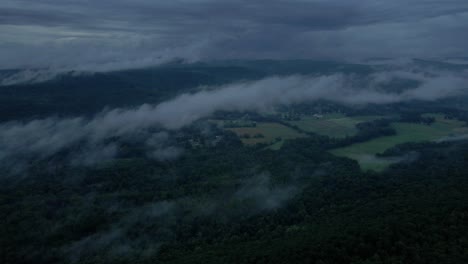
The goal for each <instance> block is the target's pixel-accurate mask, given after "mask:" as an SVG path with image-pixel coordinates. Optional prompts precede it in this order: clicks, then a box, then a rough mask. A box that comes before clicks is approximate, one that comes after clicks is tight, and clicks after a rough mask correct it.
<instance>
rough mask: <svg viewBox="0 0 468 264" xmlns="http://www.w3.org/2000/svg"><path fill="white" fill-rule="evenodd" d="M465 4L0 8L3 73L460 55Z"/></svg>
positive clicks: (370, 0) (400, 0)
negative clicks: (179, 61) (181, 62)
mask: <svg viewBox="0 0 468 264" xmlns="http://www.w3.org/2000/svg"><path fill="white" fill-rule="evenodd" d="M466 47H468V1H467V0H391V1H390V0H287V1H286V0H268V1H267V0H166V1H162V0H1V1H0V68H3V69H4V68H19V67H20V68H34V67H53V68H62V67H66V68H73V69H78V70H86V69H91V70H93V69H96V70H106V69H118V68H130V67H140V66H147V65H152V64H157V63H159V62H163V61H166V60H170V59H173V58H184V59H187V60H205V59H259V58H269V59H294V58H301V59H303V58H310V59H338V60H356V59H358V60H359V59H365V58H369V57H392V58H401V57H403V58H409V57H419V58H423V57H426V58H427V57H431V58H434V57H461V56H463V57H466V56H467V55H466V54H467V53H466Z"/></svg>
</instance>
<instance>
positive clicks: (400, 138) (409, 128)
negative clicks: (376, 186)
mask: <svg viewBox="0 0 468 264" xmlns="http://www.w3.org/2000/svg"><path fill="white" fill-rule="evenodd" d="M431 116H434V117H435V118H436V121H435V122H434V123H433V124H432V125H430V126H428V125H422V124H413V123H393V124H392V127H393V128H395V130H396V131H397V134H396V135H394V136H385V137H379V138H376V139H372V140H369V141H366V142H363V143H357V144H353V145H351V146H348V147H344V148H339V149H335V150H332V151H331V153H333V154H335V155H337V156H343V157H348V158H351V159H354V160H357V161H358V162H359V164H360V166H361V168H362V169H363V170H375V171H381V170H383V169H385V168H386V167H388V166H389V165H390V164H392V163H394V162H396V161H395V160H394V159H382V158H377V157H376V156H375V154H377V153H382V152H384V151H385V150H387V149H389V148H391V147H393V146H396V145H398V144H402V143H407V142H421V141H435V140H440V139H450V138H451V137H454V138H455V137H457V136H461V135H468V127H466V126H465V123H464V122H461V121H458V120H448V119H444V118H443V117H442V116H441V115H431Z"/></svg>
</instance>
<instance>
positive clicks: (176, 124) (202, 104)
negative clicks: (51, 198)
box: [0, 71, 468, 164]
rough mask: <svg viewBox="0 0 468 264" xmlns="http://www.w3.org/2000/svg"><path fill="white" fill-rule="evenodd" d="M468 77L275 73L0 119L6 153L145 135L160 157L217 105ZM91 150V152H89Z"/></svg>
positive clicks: (356, 95) (453, 86)
mask: <svg viewBox="0 0 468 264" xmlns="http://www.w3.org/2000/svg"><path fill="white" fill-rule="evenodd" d="M396 78H411V79H413V80H416V81H418V82H419V83H420V84H419V86H417V87H414V88H411V89H407V90H404V91H399V92H397V91H388V90H385V89H382V88H381V87H382V85H384V84H386V83H388V82H390V81H391V80H393V79H396ZM467 89H468V87H467V82H466V78H464V77H463V76H455V75H451V74H438V75H429V76H428V75H427V74H421V73H410V72H399V71H397V72H383V73H378V74H374V75H371V76H367V77H358V76H354V75H343V74H335V75H325V76H316V77H311V76H289V77H270V78H266V79H262V80H258V81H253V82H241V83H234V84H229V85H225V86H221V87H212V88H210V89H206V90H202V91H199V92H197V93H193V94H182V95H180V96H178V97H176V98H174V99H172V100H169V101H166V102H163V103H161V104H159V105H147V104H145V105H142V106H140V107H138V108H134V109H113V110H107V111H104V112H101V113H99V114H98V115H96V116H95V117H94V118H92V119H86V118H83V117H77V118H69V119H56V118H48V119H42V120H33V121H30V122H27V123H6V124H1V125H0V161H3V162H5V161H10V162H11V161H14V162H16V161H17V160H29V159H36V160H37V159H39V160H41V159H46V158H49V157H51V156H53V155H55V154H57V153H59V152H61V151H64V150H67V149H69V148H72V147H78V148H79V149H80V150H83V152H84V153H86V157H92V159H91V160H89V159H87V160H86V159H78V160H80V162H81V163H85V164H86V163H91V162H92V160H103V159H106V158H112V157H113V156H114V155H115V153H116V149H117V147H116V145H115V144H114V143H115V139H116V138H117V139H118V138H140V139H141V140H142V141H143V142H146V143H145V144H146V145H147V146H148V148H149V149H150V150H152V151H151V153H150V156H152V157H154V158H156V159H159V160H168V159H173V158H174V157H177V156H178V155H179V154H180V151H181V150H180V149H177V148H173V147H171V146H168V145H167V144H166V142H167V141H168V135H167V133H166V132H160V133H159V134H155V133H154V132H151V131H150V130H151V129H154V128H156V129H159V130H161V129H163V130H176V129H180V128H182V127H184V126H187V125H190V124H192V123H193V122H195V121H197V120H199V119H202V118H207V117H209V116H210V115H212V114H213V113H215V112H216V111H241V112H242V111H257V112H262V111H265V110H271V109H272V108H274V107H277V106H281V105H289V104H294V103H305V102H313V101H316V100H329V101H332V102H336V103H341V104H390V103H398V102H405V101H412V100H423V101H433V100H437V99H442V98H447V97H453V96H458V95H463V94H465V93H466V92H468V90H467ZM89 153H92V154H89Z"/></svg>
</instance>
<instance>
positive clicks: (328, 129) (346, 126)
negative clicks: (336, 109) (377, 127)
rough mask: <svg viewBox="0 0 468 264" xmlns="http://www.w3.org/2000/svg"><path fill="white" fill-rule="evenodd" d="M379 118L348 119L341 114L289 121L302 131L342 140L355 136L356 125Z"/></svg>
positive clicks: (353, 117) (305, 117) (360, 117)
mask: <svg viewBox="0 0 468 264" xmlns="http://www.w3.org/2000/svg"><path fill="white" fill-rule="evenodd" d="M378 118H381V116H352V117H348V116H345V115H342V114H338V113H334V114H325V115H323V117H321V118H317V117H314V116H304V117H302V118H301V120H298V121H289V122H288V123H290V124H291V125H295V126H297V127H299V128H300V129H302V130H303V131H307V132H313V133H317V134H319V135H324V136H329V137H335V138H343V137H346V136H353V135H355V134H356V133H357V132H358V130H357V128H356V125H357V124H359V123H362V122H366V121H372V120H376V119H378Z"/></svg>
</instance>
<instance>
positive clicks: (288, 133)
mask: <svg viewBox="0 0 468 264" xmlns="http://www.w3.org/2000/svg"><path fill="white" fill-rule="evenodd" d="M226 129H227V130H230V131H232V132H234V133H236V134H237V135H238V136H239V138H240V139H241V140H242V143H244V144H246V145H255V144H257V143H266V144H270V143H271V144H273V143H274V144H273V145H272V146H271V148H272V149H279V148H281V146H282V144H283V141H284V140H286V139H293V138H299V137H306V135H304V134H301V133H298V132H297V131H295V130H293V129H291V128H289V127H287V126H284V125H281V124H278V123H257V126H256V127H236V128H226ZM246 135H248V136H247V137H246ZM258 135H263V137H258ZM277 140H278V141H277Z"/></svg>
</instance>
